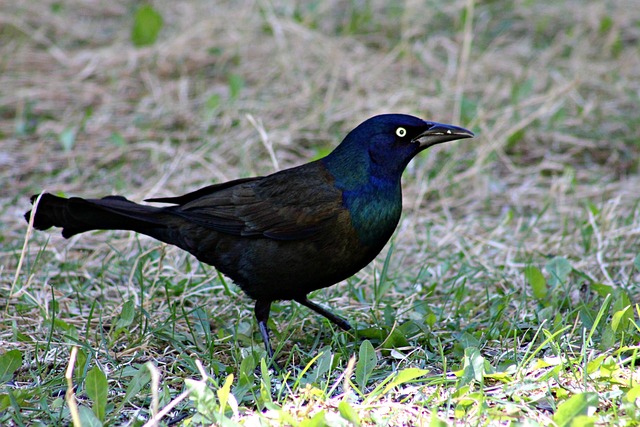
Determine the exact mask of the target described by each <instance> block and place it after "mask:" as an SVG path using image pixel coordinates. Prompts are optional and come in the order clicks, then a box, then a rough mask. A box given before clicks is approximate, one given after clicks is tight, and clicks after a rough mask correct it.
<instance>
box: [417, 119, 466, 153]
mask: <svg viewBox="0 0 640 427" xmlns="http://www.w3.org/2000/svg"><path fill="white" fill-rule="evenodd" d="M425 124H426V126H427V129H426V130H425V131H424V132H422V133H421V134H420V135H418V136H416V137H415V138H413V142H417V143H419V144H420V148H421V149H425V148H428V147H431V146H432V145H436V144H441V143H443V142H447V141H454V140H456V139H463V138H473V136H474V135H473V132H471V131H470V130H467V129H465V128H461V127H458V126H453V125H445V124H442V123H436V122H425Z"/></svg>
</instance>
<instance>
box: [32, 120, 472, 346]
mask: <svg viewBox="0 0 640 427" xmlns="http://www.w3.org/2000/svg"><path fill="white" fill-rule="evenodd" d="M471 137H473V133H471V132H470V131H468V130H466V129H463V128H460V127H456V126H451V125H445V124H441V123H435V122H429V121H424V120H422V119H419V118H417V117H413V116H408V115H402V114H385V115H380V116H376V117H373V118H370V119H368V120H366V121H365V122H363V123H362V124H360V125H359V126H358V127H356V128H355V129H354V130H352V131H351V132H350V133H349V134H348V135H347V136H346V138H345V139H344V140H343V141H342V143H341V144H340V145H339V146H338V147H337V148H336V149H335V150H333V152H331V153H330V154H329V155H327V156H326V157H324V158H322V159H320V160H316V161H314V162H311V163H307V164H304V165H302V166H298V167H294V168H291V169H286V170H282V171H280V172H276V173H274V174H272V175H268V176H263V177H253V178H241V179H237V180H234V181H229V182H225V183H221V184H214V185H210V186H208V187H204V188H201V189H199V190H196V191H194V192H191V193H188V194H185V195H183V196H179V197H163V198H154V199H147V200H145V201H146V202H157V203H167V204H171V206H167V207H155V206H149V205H140V204H137V203H134V202H132V201H129V200H127V199H125V198H124V197H122V196H107V197H104V198H102V199H82V198H79V197H71V198H69V199H65V198H62V197H57V196H54V195H51V194H47V193H45V194H43V195H42V198H41V199H40V203H39V205H38V207H37V211H36V213H35V218H34V221H33V225H34V227H35V228H37V229H39V230H45V229H48V228H50V227H62V235H63V236H64V237H66V238H69V237H71V236H73V235H75V234H78V233H84V232H86V231H90V230H132V231H135V232H138V233H142V234H146V235H147V236H151V237H153V238H155V239H158V240H160V241H162V242H165V243H169V244H172V245H176V246H178V247H180V248H182V249H184V250H186V251H188V252H190V253H191V254H193V255H194V256H195V257H196V258H197V259H198V260H200V261H202V262H204V263H206V264H210V265H213V266H214V267H215V268H217V269H218V270H219V271H220V272H222V273H224V274H225V275H227V276H229V277H230V278H231V279H232V280H233V281H234V282H235V283H236V284H238V285H239V286H240V288H242V290H243V291H244V292H246V293H247V295H249V296H250V297H251V298H253V299H254V300H256V305H255V315H256V318H257V320H258V326H259V328H260V333H261V335H262V339H263V340H264V345H265V348H266V350H267V352H268V353H269V355H270V356H271V357H273V350H272V348H271V345H270V343H269V331H268V329H267V321H268V319H269V311H270V308H271V303H272V302H273V301H277V300H294V301H297V302H298V303H300V304H302V305H305V306H307V307H309V308H310V309H311V310H313V311H315V312H316V313H318V314H321V315H322V316H324V317H326V318H327V319H329V320H330V321H332V322H333V323H335V324H336V325H338V326H339V327H341V328H342V329H344V330H349V329H351V326H350V325H349V323H348V322H347V321H346V320H345V319H343V318H341V317H339V316H336V315H335V314H333V313H331V312H329V311H328V310H326V309H324V308H322V307H321V306H319V305H317V304H315V303H313V302H311V301H309V300H308V299H307V294H308V293H309V292H311V291H314V290H316V289H321V288H325V287H328V286H331V285H333V284H335V283H337V282H340V281H341V280H344V279H346V278H348V277H350V276H352V275H353V274H355V273H356V272H357V271H359V270H360V269H362V268H363V267H364V266H366V265H367V264H368V263H369V262H371V261H372V260H373V259H374V258H375V257H376V255H378V253H379V252H380V251H381V250H382V248H383V247H384V245H385V244H386V243H387V241H388V240H389V238H390V237H391V235H392V234H393V232H394V230H395V228H396V226H397V224H398V220H399V219H400V213H401V210H402V192H401V187H400V178H401V176H402V172H403V171H404V169H405V167H406V166H407V164H408V163H409V161H410V160H411V159H412V158H413V157H414V156H415V155H416V154H418V153H419V152H421V151H422V150H424V149H426V148H428V147H431V146H432V145H435V144H439V143H442V142H446V141H453V140H456V139H462V138H471ZM36 198H37V196H33V197H32V198H31V202H32V203H33V202H34V201H35V200H36ZM30 216H31V211H29V212H27V213H26V214H25V219H26V220H27V221H29V218H30Z"/></svg>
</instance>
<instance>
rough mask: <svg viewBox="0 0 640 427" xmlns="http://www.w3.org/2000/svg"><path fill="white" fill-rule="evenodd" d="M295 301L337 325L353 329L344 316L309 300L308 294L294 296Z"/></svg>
mask: <svg viewBox="0 0 640 427" xmlns="http://www.w3.org/2000/svg"><path fill="white" fill-rule="evenodd" d="M294 301H296V302H298V303H300V304H302V305H304V306H305V307H309V308H310V309H311V310H313V311H315V312H316V313H318V314H319V315H321V316H324V317H326V318H327V319H329V320H330V321H332V322H333V323H335V324H336V325H338V326H340V327H341V328H342V329H344V330H345V331H348V330H349V329H351V325H350V324H349V322H347V321H346V320H345V319H343V318H342V317H340V316H337V315H335V314H333V313H332V312H330V311H329V310H327V309H325V308H323V307H321V306H319V305H318V304H316V303H315V302H311V301H309V299H308V298H307V296H306V295H305V296H303V297H302V298H294Z"/></svg>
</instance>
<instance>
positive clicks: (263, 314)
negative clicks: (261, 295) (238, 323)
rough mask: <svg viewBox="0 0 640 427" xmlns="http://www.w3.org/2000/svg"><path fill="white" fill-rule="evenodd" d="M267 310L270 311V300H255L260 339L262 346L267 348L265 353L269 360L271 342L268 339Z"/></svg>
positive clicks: (271, 351) (271, 353)
mask: <svg viewBox="0 0 640 427" xmlns="http://www.w3.org/2000/svg"><path fill="white" fill-rule="evenodd" d="M269 311H271V301H265V300H257V301H256V307H255V310H254V312H255V314H256V319H257V320H258V328H260V335H262V341H263V342H264V348H265V349H266V350H267V354H268V355H269V358H270V359H271V360H274V359H273V349H272V348H271V342H270V341H269V328H268V327H267V322H268V321H269Z"/></svg>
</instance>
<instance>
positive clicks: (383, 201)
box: [343, 186, 402, 248]
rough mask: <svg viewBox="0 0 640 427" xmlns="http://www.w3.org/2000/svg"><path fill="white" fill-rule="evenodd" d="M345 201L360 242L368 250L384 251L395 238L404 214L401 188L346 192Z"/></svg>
mask: <svg viewBox="0 0 640 427" xmlns="http://www.w3.org/2000/svg"><path fill="white" fill-rule="evenodd" d="M343 200H344V204H345V206H346V207H347V210H348V211H349V214H350V216H351V223H352V226H353V228H354V230H355V231H356V233H357V235H358V238H359V239H360V242H361V243H362V244H363V245H365V246H368V247H375V248H382V246H384V245H385V244H386V243H387V241H388V240H389V238H391V235H392V234H393V232H394V230H395V229H396V226H397V225H398V221H399V220H400V214H401V213H402V193H401V192H400V188H399V186H398V188H376V187H372V188H367V189H364V190H360V191H358V192H348V191H345V192H344V194H343Z"/></svg>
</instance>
